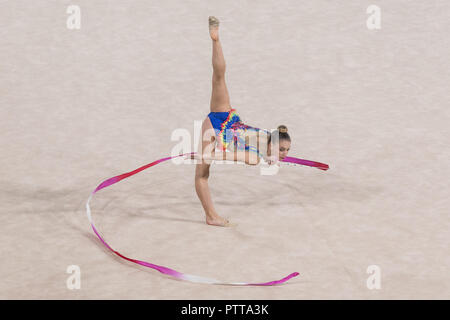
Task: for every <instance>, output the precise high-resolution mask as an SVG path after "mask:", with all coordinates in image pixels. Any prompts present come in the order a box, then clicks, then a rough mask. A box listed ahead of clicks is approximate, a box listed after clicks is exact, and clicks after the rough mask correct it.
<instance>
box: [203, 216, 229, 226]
mask: <svg viewBox="0 0 450 320" xmlns="http://www.w3.org/2000/svg"><path fill="white" fill-rule="evenodd" d="M206 223H207V224H209V225H211V226H218V227H234V226H236V224H235V223H231V222H230V221H229V220H228V219H225V218H222V217H221V216H219V215H218V214H216V215H213V216H206Z"/></svg>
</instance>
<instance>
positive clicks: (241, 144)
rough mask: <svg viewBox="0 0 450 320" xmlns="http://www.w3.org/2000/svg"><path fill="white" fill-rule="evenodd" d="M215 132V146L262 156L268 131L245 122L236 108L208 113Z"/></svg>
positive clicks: (224, 149) (265, 147)
mask: <svg viewBox="0 0 450 320" xmlns="http://www.w3.org/2000/svg"><path fill="white" fill-rule="evenodd" d="M208 117H209V119H210V120H211V124H212V126H213V128H214V131H215V133H216V141H217V147H218V148H219V149H221V150H223V151H226V150H229V151H233V150H238V151H239V150H240V151H244V150H246V151H250V152H255V153H256V154H258V156H259V157H263V154H265V153H266V151H265V150H266V149H267V139H268V135H270V132H269V131H267V130H264V129H259V128H256V127H252V126H249V125H247V124H245V123H244V122H243V121H242V120H241V118H240V116H239V115H238V113H237V111H236V109H231V110H230V111H227V112H210V113H209V114H208ZM246 139H247V140H246Z"/></svg>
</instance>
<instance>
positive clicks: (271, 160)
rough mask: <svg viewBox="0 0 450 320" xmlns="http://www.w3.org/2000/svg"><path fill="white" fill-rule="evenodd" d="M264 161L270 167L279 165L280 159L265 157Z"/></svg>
mask: <svg viewBox="0 0 450 320" xmlns="http://www.w3.org/2000/svg"><path fill="white" fill-rule="evenodd" d="M264 161H265V162H267V163H268V164H269V166H271V165H274V164H278V157H277V156H264Z"/></svg>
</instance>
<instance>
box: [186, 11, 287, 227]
mask: <svg viewBox="0 0 450 320" xmlns="http://www.w3.org/2000/svg"><path fill="white" fill-rule="evenodd" d="M209 34H210V36H211V39H212V49H213V52H212V66H213V76H212V95H211V103H210V113H209V114H208V116H207V117H206V119H205V120H204V121H203V124H202V135H201V136H202V142H201V143H200V145H199V152H198V153H197V154H193V155H192V156H191V157H190V158H191V159H196V160H199V162H198V163H197V165H196V168H195V190H196V192H197V195H198V197H199V199H200V202H201V203H202V206H203V209H204V210H205V214H206V223H207V224H208V225H213V226H221V227H230V226H233V225H234V224H232V223H230V221H229V220H227V219H225V218H223V217H221V216H220V215H219V214H218V213H217V211H216V210H215V209H214V205H213V202H212V199H211V194H210V192H209V187H208V177H209V168H210V165H211V161H213V160H228V161H230V160H231V161H235V162H243V163H245V164H247V165H257V164H259V162H260V159H261V158H263V159H264V161H265V162H266V163H268V164H269V165H274V164H276V163H277V162H278V161H279V160H283V159H284V158H285V157H286V156H287V154H288V152H289V149H290V146H291V138H290V136H289V134H288V133H287V127H286V126H284V125H280V126H278V129H277V130H274V131H273V132H269V131H267V130H263V129H259V128H256V127H252V126H249V125H246V124H244V123H243V122H242V120H241V119H240V117H239V115H238V113H237V112H236V109H233V108H231V105H230V97H229V95H228V90H227V87H226V84H225V59H224V56H223V52H222V46H221V43H220V41H219V20H218V19H217V18H216V17H213V16H210V17H209ZM252 138H256V142H257V143H256V144H252V145H250V143H249V141H250V140H251V139H252ZM259 146H265V147H263V148H261V149H262V150H261V151H262V152H263V153H261V151H260V149H259ZM216 148H217V149H219V150H220V151H219V152H217V151H216ZM277 149H278V150H279V152H278V155H276V153H277V152H276V150H277ZM272 150H274V151H275V152H274V154H272V152H271V151H272Z"/></svg>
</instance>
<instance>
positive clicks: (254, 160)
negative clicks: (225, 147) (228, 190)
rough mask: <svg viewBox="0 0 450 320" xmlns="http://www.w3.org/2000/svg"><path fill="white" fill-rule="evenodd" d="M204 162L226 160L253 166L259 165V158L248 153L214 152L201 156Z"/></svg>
mask: <svg viewBox="0 0 450 320" xmlns="http://www.w3.org/2000/svg"><path fill="white" fill-rule="evenodd" d="M203 159H204V160H210V161H211V160H228V161H235V162H236V161H238V162H244V163H246V164H248V165H251V166H255V165H257V164H259V160H260V159H259V157H258V156H257V155H256V154H254V153H252V152H249V151H236V152H233V151H231V152H223V151H219V152H217V151H216V152H214V153H212V154H203Z"/></svg>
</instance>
